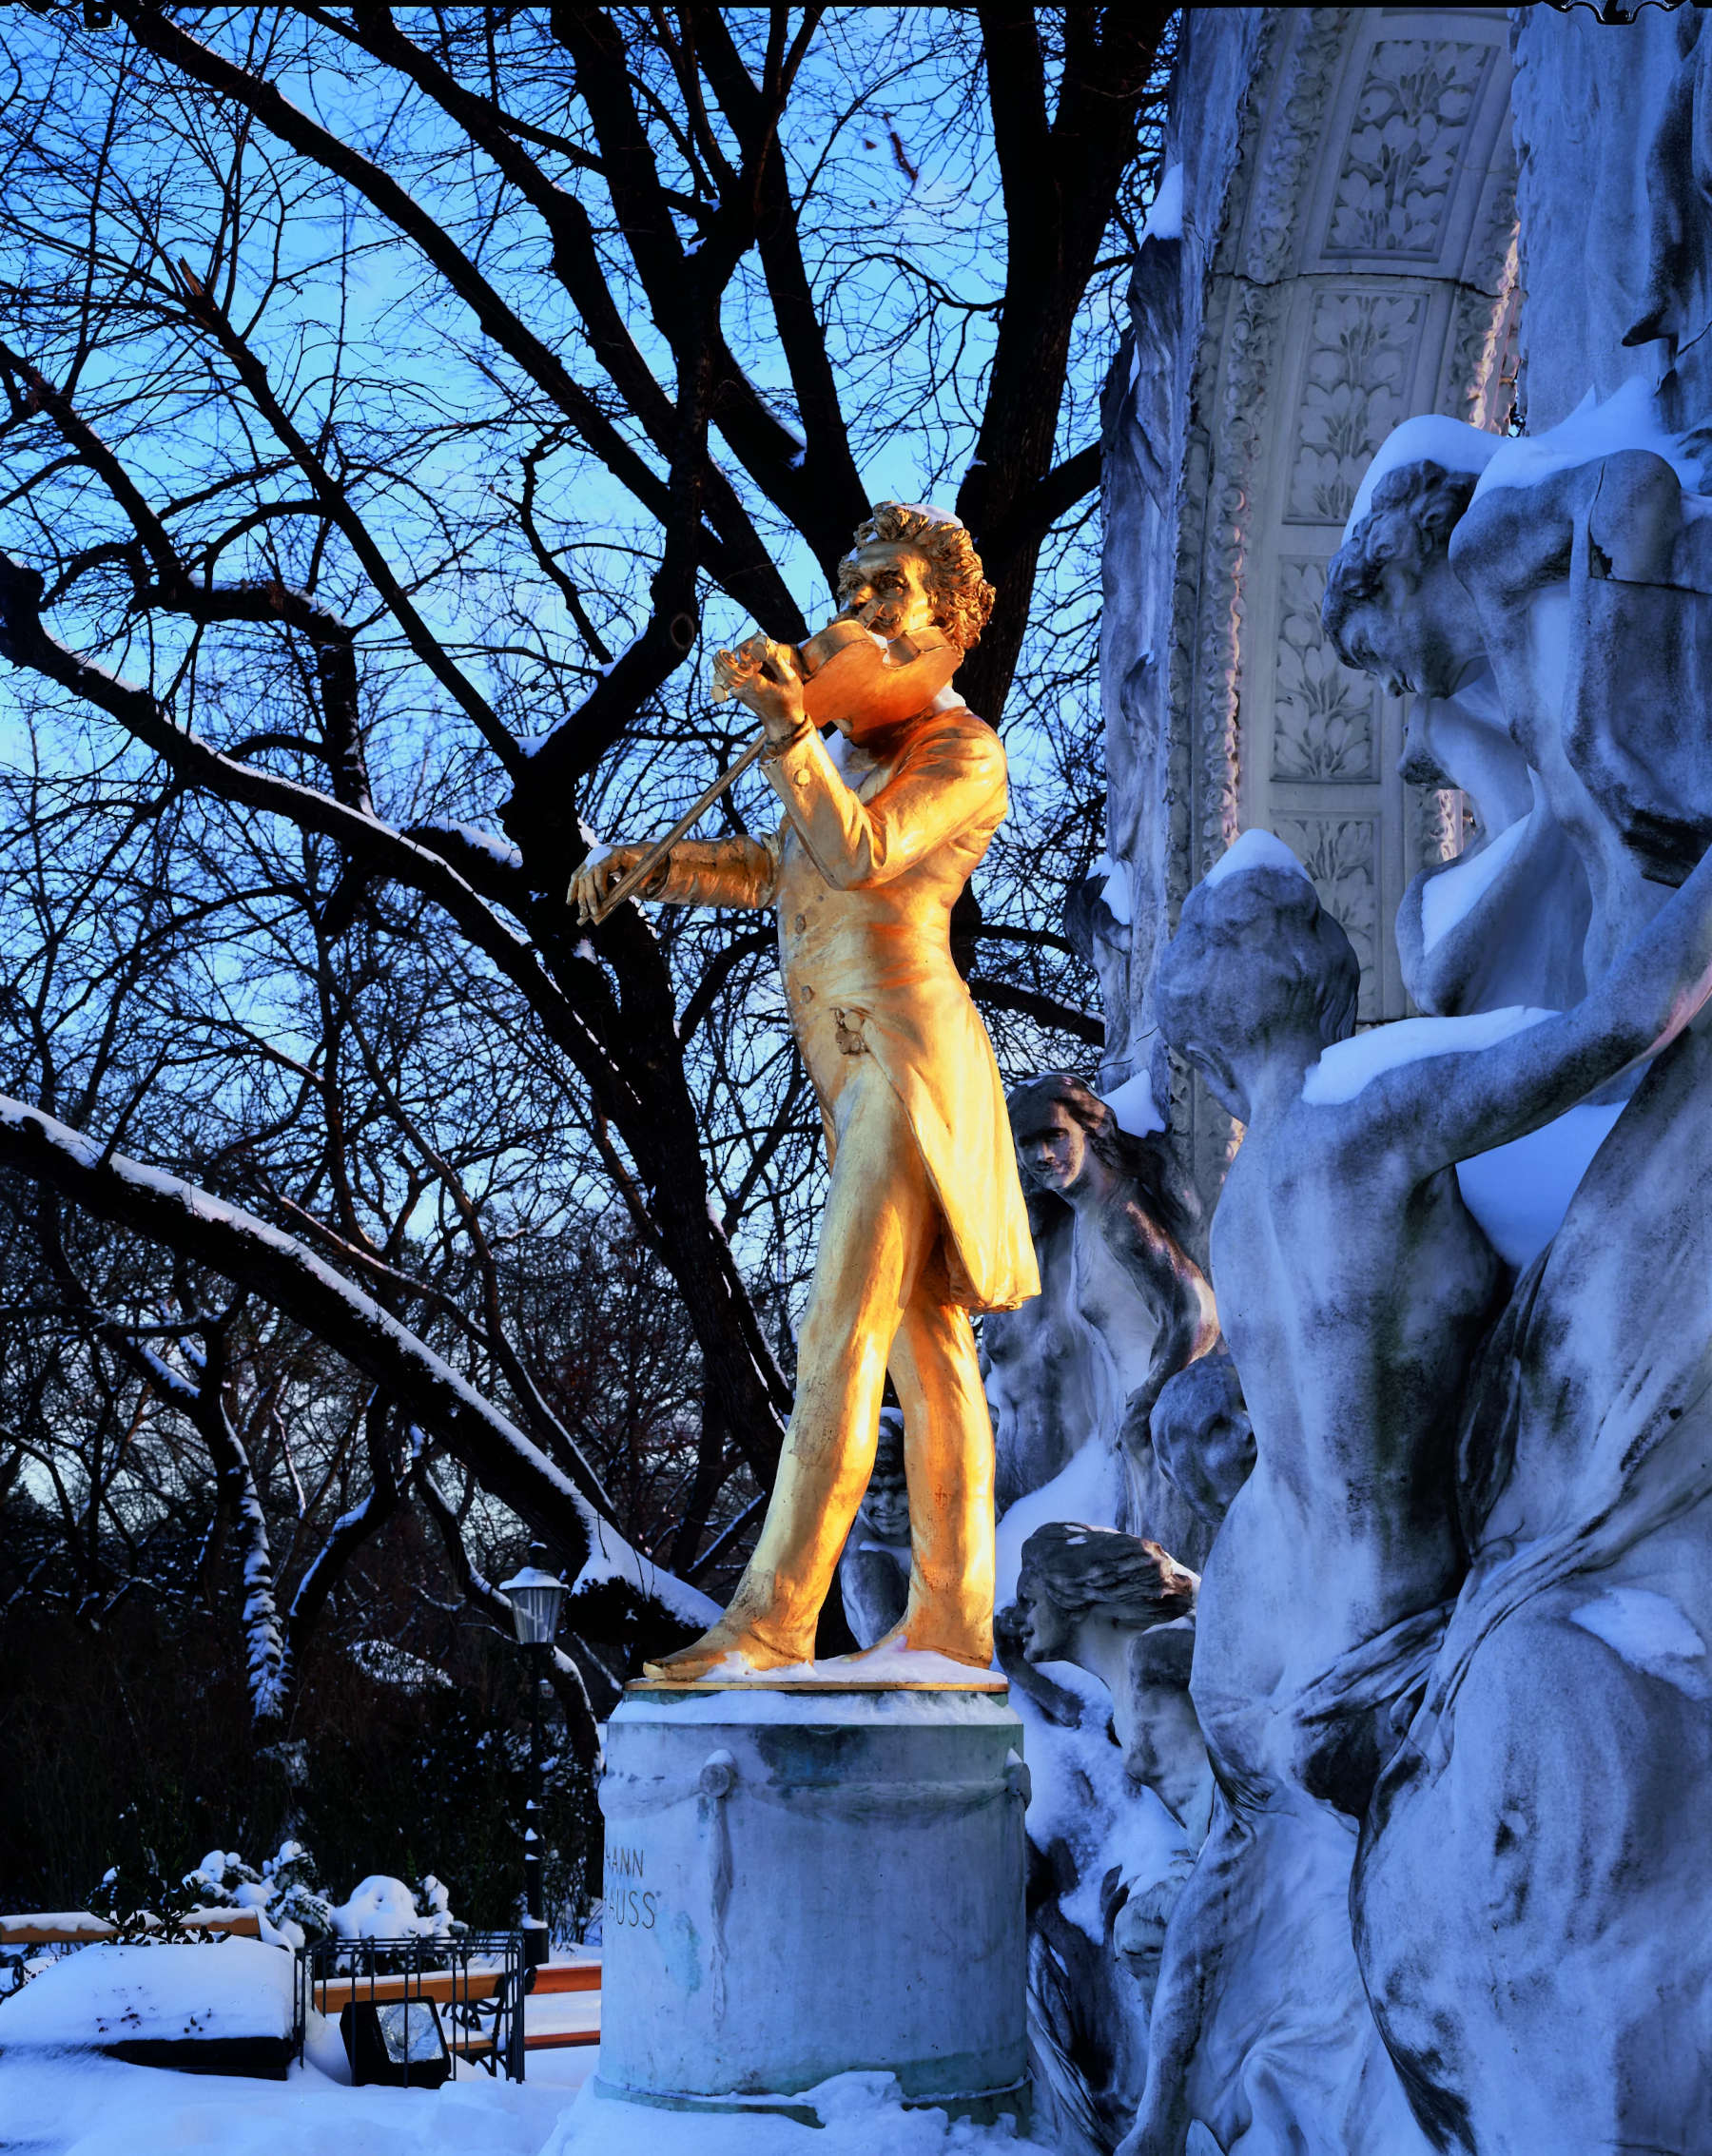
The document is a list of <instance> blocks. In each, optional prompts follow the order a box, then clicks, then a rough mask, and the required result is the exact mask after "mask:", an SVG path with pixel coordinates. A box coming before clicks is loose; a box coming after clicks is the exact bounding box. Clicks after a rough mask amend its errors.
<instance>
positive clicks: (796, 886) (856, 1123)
mask: <svg viewBox="0 0 1712 2156" xmlns="http://www.w3.org/2000/svg"><path fill="white" fill-rule="evenodd" d="M838 597H839V603H840V606H841V607H842V609H843V610H844V611H843V612H842V613H841V615H840V616H839V618H838V620H837V621H835V622H833V623H832V624H831V625H830V627H829V628H828V629H827V630H824V631H822V632H821V634H820V635H819V636H818V637H814V638H811V639H810V641H809V643H808V645H807V646H805V647H804V649H803V651H801V652H797V651H793V650H792V649H791V648H790V647H789V646H788V645H783V644H776V643H772V642H769V641H768V640H767V639H764V638H761V637H754V638H751V639H750V640H749V642H748V643H747V644H745V645H743V646H742V647H740V649H739V650H738V651H735V652H726V651H722V652H721V653H720V654H719V656H718V659H717V660H716V662H715V684H716V688H719V689H723V690H726V691H728V692H731V693H734V694H736V695H737V696H738V697H740V698H741V699H742V701H743V702H744V703H745V704H746V705H748V707H749V709H750V710H752V711H753V712H754V713H755V714H756V716H757V717H758V718H759V719H760V720H761V721H762V724H763V727H764V728H765V735H764V739H763V741H761V742H759V743H757V745H756V753H758V754H760V755H761V756H762V758H763V760H764V767H765V769H766V771H767V775H768V779H769V780H770V781H771V783H772V785H773V787H774V788H775V789H776V790H777V792H778V794H779V797H780V799H781V801H782V802H783V804H784V808H785V814H784V818H783V820H782V822H781V824H780V825H779V828H778V830H777V832H776V833H775V834H774V836H773V837H772V838H770V839H768V841H766V842H765V843H763V842H760V841H757V840H753V839H719V840H712V841H695V840H691V841H686V842H683V843H679V844H676V845H671V849H670V852H669V853H667V854H666V855H665V857H664V858H663V859H662V860H661V861H660V862H659V864H658V865H657V866H656V867H655V868H654V870H653V872H652V875H650V876H648V877H647V878H646V879H645V880H644V881H643V882H642V884H641V889H642V895H644V896H645V897H648V898H652V899H659V900H663V901H664V902H665V903H668V904H675V905H742V906H766V905H771V906H774V907H776V908H777V910H778V916H779V944H780V956H781V963H782V968H783V972H784V977H785V993H786V996H787V998H788V1002H789V1006H790V1017H791V1023H792V1025H793V1027H794V1028H795V1031H796V1037H797V1039H798V1041H799V1043H800V1044H801V1047H802V1051H803V1059H804V1061H805V1062H806V1063H807V1068H808V1074H809V1076H810V1078H812V1079H813V1081H814V1088H815V1092H816V1094H817V1095H818V1096H819V1098H820V1105H821V1115H822V1117H823V1120H824V1122H825V1125H826V1132H827V1152H828V1154H829V1156H830V1158H831V1162H832V1185H831V1190H830V1193H829V1195H828V1196H827V1211H826V1216H825V1219H824V1221H823V1223H822V1227H821V1237H820V1246H819V1250H818V1252H817V1253H816V1257H815V1266H814V1280H813V1286H812V1289H811V1291H810V1294H809V1300H808V1310H807V1317H806V1318H805V1320H804V1324H803V1329H802V1334H801V1337H800V1340H799V1342H798V1356H797V1384H796V1405H795V1408H794V1409H793V1411H792V1414H791V1417H790V1424H789V1428H788V1431H787V1433H786V1439H785V1448H784V1455H783V1458H782V1460H781V1462H780V1467H779V1478H778V1482H777V1484H776V1485H775V1486H774V1489H773V1493H772V1498H771V1502H770V1503H769V1505H768V1512H767V1520H766V1525H764V1526H763V1528H762V1531H761V1536H760V1540H759V1541H758V1542H757V1544H756V1545H755V1553H754V1555H753V1557H752V1558H751V1559H750V1561H749V1567H748V1569H747V1571H746V1572H745V1573H744V1575H743V1578H742V1580H741V1581H740V1582H739V1583H738V1586H737V1591H736V1593H735V1594H734V1595H733V1596H732V1598H731V1603H730V1608H729V1609H728V1610H727V1611H726V1613H725V1615H724V1616H723V1617H722V1618H721V1619H720V1621H719V1622H718V1623H717V1624H715V1625H714V1626H713V1627H712V1628H711V1629H710V1631H709V1632H708V1633H707V1634H706V1635H705V1636H704V1637H703V1638H702V1639H700V1640H698V1641H696V1642H695V1643H694V1644H693V1645H692V1646H690V1647H686V1648H685V1649H683V1651H682V1652H681V1653H678V1654H675V1655H671V1656H668V1657H666V1658H664V1659H663V1660H662V1661H659V1662H657V1663H650V1664H649V1665H648V1667H649V1674H650V1675H651V1676H652V1677H656V1678H661V1679H666V1680H672V1681H676V1682H689V1681H694V1680H697V1679H700V1678H703V1677H706V1676H708V1675H709V1674H710V1673H713V1674H714V1676H715V1680H717V1676H718V1675H719V1674H731V1673H733V1672H735V1673H737V1674H742V1673H744V1672H745V1671H746V1670H749V1671H760V1670H768V1669H778V1668H782V1667H785V1666H786V1665H788V1664H791V1663H796V1662H802V1661H809V1660H811V1659H812V1657H813V1653H814V1628H815V1620H816V1618H817V1617H818V1616H819V1614H820V1607H821V1603H822V1602H823V1601H824V1600H825V1597H826V1595H827V1589H828V1588H829V1586H830V1585H831V1583H832V1579H833V1574H834V1570H835V1567H836V1565H837V1563H838V1556H839V1552H840V1550H841V1549H842V1547H843V1546H844V1542H845V1537H846V1534H847V1532H848V1530H849V1526H850V1523H851V1520H852V1519H853V1517H854V1516H855V1512H856V1507H857V1505H858V1504H859V1503H860V1501H861V1498H862V1493H863V1490H864V1487H865V1486H866V1482H867V1478H868V1473H869V1470H870V1468H871V1467H872V1465H873V1459H874V1448H875V1443H876V1438H877V1433H878V1428H879V1419H880V1406H881V1395H882V1391H883V1388H884V1385H885V1374H886V1371H887V1369H889V1370H890V1372H891V1378H892V1383H893V1384H894V1386H895V1387H896V1389H897V1394H898V1399H899V1402H900V1404H901V1405H902V1407H903V1409H904V1428H905V1471H906V1474H907V1477H908V1483H909V1526H910V1543H911V1556H912V1567H911V1572H910V1582H909V1599H908V1604H907V1607H906V1608H905V1614H904V1618H903V1621H902V1623H901V1624H900V1626H899V1629H898V1633H897V1634H896V1635H894V1639H895V1640H897V1641H901V1642H902V1643H904V1644H906V1645H907V1646H909V1647H911V1648H916V1649H925V1650H928V1651H931V1652H934V1653H938V1654H942V1655H947V1656H950V1657H952V1658H953V1659H955V1660H956V1661H961V1662H965V1663H970V1664H973V1665H975V1666H976V1667H979V1668H982V1669H984V1668H985V1667H986V1666H987V1665H988V1663H989V1662H990V1661H991V1659H992V1649H993V1436H992V1425H991V1422H990V1420H989V1418H988V1414H987V1405H986V1400H985V1397H984V1395H983V1393H982V1384H981V1375H980V1371H979V1369H978V1368H977V1366H976V1357H975V1342H974V1336H973V1333H972V1331H971V1329H970V1325H969V1312H970V1311H988V1310H1009V1309H1012V1308H1014V1306H1015V1305H1016V1304H1018V1303H1020V1302H1023V1301H1025V1300H1026V1299H1027V1297H1029V1296H1030V1295H1033V1294H1036V1293H1038V1292H1039V1291H1040V1280H1039V1276H1038V1275H1037V1273H1036V1271H1035V1260H1034V1251H1033V1247H1032V1245H1031V1243H1030V1241H1029V1233H1028V1218H1027V1214H1026V1212H1025V1210H1024V1207H1023V1203H1022V1193H1021V1186H1020V1184H1019V1182H1018V1178H1017V1168H1016V1156H1015V1152H1014V1149H1013V1147H1012V1145H1011V1139H1010V1126H1009V1123H1008V1121H1007V1119H1006V1115H1005V1106H1004V1093H1003V1089H1002V1085H1001V1083H1000V1078H999V1070H998V1066H997V1064H996V1063H995V1061H994V1059H993V1050H992V1045H991V1043H990V1042H989V1040H988V1039H987V1036H986V1031H985V1028H984V1027H983V1026H982V1022H981V1020H980V1017H979V1016H978V1015H977V1013H976V1010H975V1006H974V1004H973V1003H972V1002H971V1000H970V999H969V993H968V990H967V989H966V988H965V987H964V985H963V981H962V979H961V978H960V976H959V974H958V971H957V968H956V966H955V965H954V964H953V963H952V961H951V942H950V923H951V908H952V906H953V905H954V904H955V903H956V901H957V898H958V896H959V894H960V893H961V892H962V890H963V885H964V884H966V883H967V881H968V879H969V876H970V874H971V872H972V871H973V869H974V867H975V865H976V864H977V863H978V862H979V861H980V860H981V857H982V854H983V853H984V852H985V851H986V847H987V844H988V842H989V840H990V839H991V838H992V835H993V833H994V831H995V830H996V829H997V828H998V826H999V825H1000V823H1001V822H1002V819H1003V817H1004V813H1005V809H1006V806H1007V801H1008V797H1007V792H1006V784H1005V764H1004V751H1003V749H1002V748H1001V746H1000V743H999V737H998V735H997V734H996V733H994V731H993V730H992V728H990V727H988V726H987V725H986V724H985V723H984V722H983V721H982V720H981V719H978V718H976V717H975V715H974V714H973V712H971V711H969V710H968V709H965V707H964V706H963V704H962V703H961V702H960V701H959V700H958V699H957V697H956V696H955V695H954V694H953V693H952V692H951V690H950V689H949V686H948V684H949V681H950V677H951V674H952V671H953V670H954V669H955V667H956V664H957V662H958V660H959V659H960V658H961V657H962V655H963V652H964V651H967V650H968V649H969V648H970V647H971V646H972V645H973V644H974V643H975V641H976V639H977V638H978V637H979V635H980V633H981V631H982V627H983V626H984V624H985V621H986V618H987V615H988V614H989V613H990V612H991V611H992V604H993V589H992V586H991V585H990V584H988V583H987V582H986V581H985V580H984V579H983V577H982V573H981V562H980V560H979V558H978V556H977V555H976V553H975V550H974V548H973V547H972V546H971V544H970V542H969V536H968V534H967V533H966V532H965V531H964V530H963V526H962V525H961V524H959V523H957V522H956V520H955V519H954V518H951V517H948V516H945V515H944V514H943V513H941V512H939V511H936V510H927V509H920V508H910V507H903V506H900V505H899V504H897V503H895V502H883V503H881V504H879V505H878V506H877V507H876V508H875V510H874V513H873V515H871V516H870V517H869V518H868V519H867V521H866V523H864V524H863V525H862V527H861V528H860V529H859V531H858V532H857V534H856V544H855V550H854V552H853V553H851V554H849V555H848V556H847V557H846V560H845V561H844V562H843V563H842V564H841V565H840V568H839V574H838ZM888 647H889V648H888ZM828 717H829V718H831V719H833V720H834V722H835V723H836V725H837V728H838V731H839V733H840V735H842V737H843V738H842V740H839V741H837V742H836V743H835V744H834V748H835V751H836V753H833V752H829V751H828V749H827V746H826V745H825V744H824V743H823V742H822V740H821V737H820V734H819V733H818V732H817V730H816V726H815V721H816V719H817V718H818V719H825V718H828ZM649 851H650V849H649V848H647V847H644V846H620V847H618V848H616V849H615V851H613V853H610V854H608V855H607V856H606V857H605V858H604V859H602V860H601V861H600V862H599V863H598V864H595V865H593V867H585V868H584V869H582V870H581V871H580V872H579V873H578V876H577V878H576V881H575V883H574V884H573V886H572V897H573V899H574V901H575V902H576V903H577V904H578V905H579V907H580V908H581V910H582V912H583V914H584V915H585V917H593V916H596V915H597V914H598V913H600V912H602V911H604V910H606V902H607V900H608V898H609V896H611V895H613V894H615V892H616V890H617V887H618V885H619V884H621V883H623V882H625V881H626V880H628V879H632V878H633V877H634V874H635V871H636V870H637V869H638V868H639V867H645V865H646V864H647V861H648V856H649ZM632 887H633V885H632ZM887 1643H888V1642H882V1645H883V1646H884V1645H885V1644H887ZM869 1651H870V1652H877V1651H878V1650H869ZM728 1658H733V1659H730V1660H728ZM861 1659H862V1658H860V1657H858V1658H854V1660H855V1661H860V1660H861ZM722 1664H723V1670H721V1668H720V1665H722Z"/></svg>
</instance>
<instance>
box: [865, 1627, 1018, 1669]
mask: <svg viewBox="0 0 1712 2156" xmlns="http://www.w3.org/2000/svg"><path fill="white" fill-rule="evenodd" d="M925 1629H926V1628H925V1627H924V1626H923V1625H922V1624H921V1623H920V1622H917V1623H915V1624H913V1625H912V1624H911V1622H910V1621H909V1619H908V1617H907V1616H905V1619H904V1621H903V1622H902V1623H899V1624H894V1625H893V1626H892V1628H891V1630H890V1631H889V1632H887V1633H886V1634H885V1638H884V1639H880V1640H876V1641H874V1643H873V1645H872V1646H871V1647H862V1648H859V1649H858V1651H857V1652H856V1653H855V1654H853V1655H840V1656H839V1657H838V1663H839V1666H840V1667H841V1668H849V1669H860V1668H861V1667H862V1665H863V1664H864V1663H865V1662H867V1661H878V1660H879V1659H880V1657H881V1656H883V1655H885V1656H890V1655H894V1654H896V1653H898V1652H899V1650H900V1649H902V1650H903V1651H904V1652H905V1653H908V1654H918V1655H944V1658H945V1660H946V1661H960V1662H963V1663H966V1664H967V1666H968V1667H969V1668H970V1669H991V1668H992V1666H993V1653H992V1647H991V1645H990V1644H989V1645H988V1648H987V1651H986V1653H985V1654H982V1651H981V1642H980V1641H979V1640H970V1639H969V1638H968V1637H967V1636H966V1634H963V1635H959V1636H957V1637H956V1638H955V1639H932V1638H927V1637H924V1633H925Z"/></svg>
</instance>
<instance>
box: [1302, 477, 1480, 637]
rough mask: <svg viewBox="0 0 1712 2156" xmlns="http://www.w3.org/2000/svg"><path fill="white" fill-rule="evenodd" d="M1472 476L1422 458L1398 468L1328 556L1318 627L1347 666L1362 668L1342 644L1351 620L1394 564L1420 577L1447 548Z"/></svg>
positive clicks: (1469, 491) (1470, 488) (1471, 490)
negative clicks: (1435, 555) (1399, 519)
mask: <svg viewBox="0 0 1712 2156" xmlns="http://www.w3.org/2000/svg"><path fill="white" fill-rule="evenodd" d="M1475 479H1476V474H1474V473H1472V472H1448V471H1447V470H1446V469H1445V467H1444V466H1443V465H1442V464H1434V463H1433V462H1432V460H1431V459H1430V457H1423V458H1422V459H1421V461H1420V462H1419V463H1417V464H1399V465H1398V467H1397V468H1396V470H1395V471H1394V472H1388V473H1387V474H1386V475H1385V476H1384V478H1382V479H1381V480H1380V481H1379V483H1378V485H1377V486H1375V487H1374V489H1373V494H1372V500H1371V501H1370V502H1369V504H1368V513H1367V515H1365V516H1364V517H1363V518H1362V520H1361V522H1360V523H1359V524H1357V525H1356V527H1355V529H1354V530H1353V531H1352V533H1351V534H1350V535H1349V537H1348V538H1347V539H1346V540H1345V541H1344V543H1343V545H1342V546H1341V547H1339V548H1338V550H1337V552H1336V553H1335V554H1333V556H1332V560H1331V564H1330V566H1329V567H1328V569H1327V571H1326V596H1325V599H1324V601H1323V602H1322V604H1321V607H1320V626H1321V628H1322V629H1324V631H1325V632H1326V640H1327V642H1328V643H1329V644H1330V645H1331V646H1332V648H1333V651H1335V652H1336V653H1337V655H1338V657H1339V658H1340V659H1342V661H1343V662H1344V664H1345V666H1352V667H1359V666H1360V664H1361V661H1360V660H1359V659H1358V658H1356V657H1355V656H1354V655H1353V654H1352V652H1351V651H1350V650H1349V648H1348V647H1347V646H1346V644H1345V643H1344V639H1343V630H1344V624H1345V623H1346V622H1347V621H1348V619H1349V617H1350V615H1351V614H1352V612H1354V610H1355V609H1356V608H1357V607H1359V606H1363V605H1365V604H1366V603H1367V602H1368V601H1369V600H1371V599H1372V598H1375V597H1376V596H1377V595H1378V592H1379V591H1380V588H1381V586H1382V584H1383V582H1384V578H1385V572H1386V571H1387V569H1389V568H1390V567H1391V564H1392V563H1393V562H1401V563H1402V564H1403V566H1404V567H1405V568H1406V569H1407V570H1409V571H1410V572H1411V573H1413V574H1414V575H1415V576H1416V577H1419V575H1420V574H1421V573H1422V572H1423V571H1424V570H1425V569H1426V567H1427V562H1428V558H1429V556H1430V554H1433V553H1442V552H1443V551H1444V549H1445V548H1447V547H1448V546H1449V544H1450V534H1451V533H1452V532H1453V531H1454V530H1455V528H1456V525H1457V523H1458V521H1459V519H1460V518H1461V516H1462V514H1463V512H1464V511H1465V510H1466V509H1467V508H1468V506H1469V500H1470V499H1471V497H1472V495H1473V493H1474V485H1475ZM1398 515H1401V516H1402V517H1403V519H1404V523H1403V527H1402V531H1401V533H1400V534H1399V532H1398V529H1397V525H1396V522H1395V518H1396V517H1397V516H1398Z"/></svg>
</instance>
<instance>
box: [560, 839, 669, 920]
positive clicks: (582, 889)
mask: <svg viewBox="0 0 1712 2156" xmlns="http://www.w3.org/2000/svg"><path fill="white" fill-rule="evenodd" d="M647 851H648V848H647V846H645V845H615V846H614V847H613V850H612V851H611V853H608V854H605V855H603V856H602V857H601V859H600V860H599V861H597V862H593V863H592V864H591V863H589V862H585V863H584V864H583V865H582V866H581V867H580V868H579V869H578V870H577V871H576V874H575V875H574V877H573V878H572V879H571V903H572V904H573V905H574V907H575V908H576V918H577V920H578V921H579V922H590V921H593V918H594V909H595V907H596V906H598V905H599V904H600V903H601V902H602V900H604V899H605V897H606V895H607V893H608V892H609V891H611V890H612V889H613V886H614V885H615V884H620V883H622V882H623V881H624V879H625V877H627V876H628V875H629V874H630V872H631V870H632V868H633V867H634V866H635V865H636V864H637V862H638V861H640V860H641V858H642V856H643V855H644V854H645V853H646V852H647ZM667 867H668V864H667V863H665V862H662V863H661V864H660V866H659V871H658V873H657V874H656V875H654V876H651V877H650V878H649V880H648V884H646V885H644V887H643V888H642V889H641V890H640V891H638V892H637V893H636V894H635V895H636V896H637V897H638V898H649V897H652V894H653V892H654V891H655V890H657V889H658V888H659V887H660V885H661V884H664V883H665V881H666V874H667Z"/></svg>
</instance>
